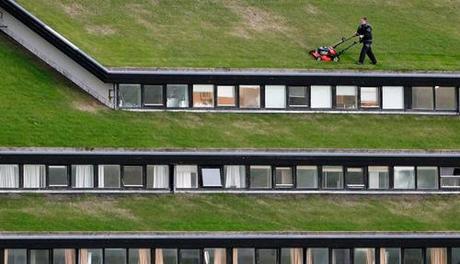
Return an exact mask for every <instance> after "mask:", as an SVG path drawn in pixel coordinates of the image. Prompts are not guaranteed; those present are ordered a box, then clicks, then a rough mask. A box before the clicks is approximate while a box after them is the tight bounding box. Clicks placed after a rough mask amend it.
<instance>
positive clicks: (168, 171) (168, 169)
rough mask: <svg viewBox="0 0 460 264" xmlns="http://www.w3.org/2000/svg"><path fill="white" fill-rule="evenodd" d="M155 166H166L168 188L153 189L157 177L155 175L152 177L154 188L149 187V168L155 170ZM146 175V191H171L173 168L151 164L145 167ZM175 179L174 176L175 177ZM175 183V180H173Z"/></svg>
mask: <svg viewBox="0 0 460 264" xmlns="http://www.w3.org/2000/svg"><path fill="white" fill-rule="evenodd" d="M155 166H164V167H166V168H167V174H166V178H167V181H168V182H167V184H166V187H164V188H154V187H153V179H154V177H155V174H153V175H152V187H149V185H148V183H149V175H148V171H149V167H152V169H154V168H155ZM144 174H145V187H144V188H145V189H147V190H170V189H171V166H169V165H167V164H149V163H147V164H146V165H145V170H144ZM173 174H174V168H173ZM173 177H174V175H173ZM173 182H174V180H173Z"/></svg>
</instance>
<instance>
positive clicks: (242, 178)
mask: <svg viewBox="0 0 460 264" xmlns="http://www.w3.org/2000/svg"><path fill="white" fill-rule="evenodd" d="M224 173H225V174H224V175H225V188H232V189H239V188H246V167H245V166H235V165H231V166H224Z"/></svg>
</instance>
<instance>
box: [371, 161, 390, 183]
mask: <svg viewBox="0 0 460 264" xmlns="http://www.w3.org/2000/svg"><path fill="white" fill-rule="evenodd" d="M367 170H368V174H369V176H368V177H369V189H388V188H389V187H390V173H389V169H388V167H386V166H369V167H368V168H367Z"/></svg>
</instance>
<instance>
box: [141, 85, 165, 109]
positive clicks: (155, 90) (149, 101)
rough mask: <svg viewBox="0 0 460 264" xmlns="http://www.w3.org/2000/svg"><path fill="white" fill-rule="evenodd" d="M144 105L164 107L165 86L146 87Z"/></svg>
mask: <svg viewBox="0 0 460 264" xmlns="http://www.w3.org/2000/svg"><path fill="white" fill-rule="evenodd" d="M144 104H145V105H163V85H144Z"/></svg>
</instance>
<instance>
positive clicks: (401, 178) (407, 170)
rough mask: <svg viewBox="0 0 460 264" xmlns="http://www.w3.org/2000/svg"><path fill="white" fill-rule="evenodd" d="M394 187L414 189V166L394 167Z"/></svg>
mask: <svg viewBox="0 0 460 264" xmlns="http://www.w3.org/2000/svg"><path fill="white" fill-rule="evenodd" d="M394 188H395V189H415V169H414V167H394Z"/></svg>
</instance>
